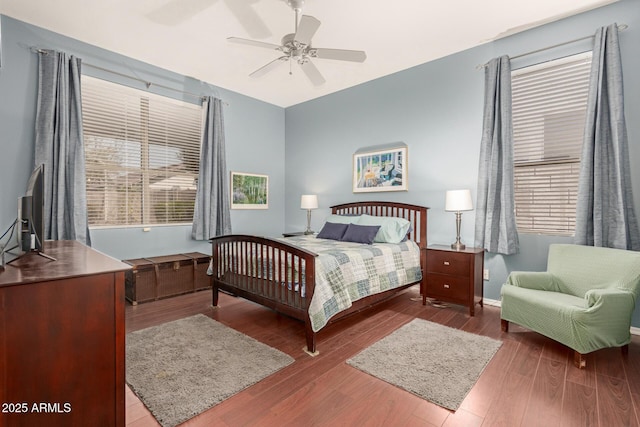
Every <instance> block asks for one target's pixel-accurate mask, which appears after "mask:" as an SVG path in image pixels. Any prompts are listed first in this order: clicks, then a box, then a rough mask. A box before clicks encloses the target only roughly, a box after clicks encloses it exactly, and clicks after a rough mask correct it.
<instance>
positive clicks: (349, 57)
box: [311, 48, 367, 62]
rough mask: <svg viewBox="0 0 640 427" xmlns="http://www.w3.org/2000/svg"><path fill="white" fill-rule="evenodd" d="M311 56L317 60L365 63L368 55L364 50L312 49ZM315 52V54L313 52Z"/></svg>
mask: <svg viewBox="0 0 640 427" xmlns="http://www.w3.org/2000/svg"><path fill="white" fill-rule="evenodd" d="M311 51H312V52H311V54H312V55H313V56H315V57H316V58H322V59H337V60H339V61H353V62H364V60H365V59H367V54H366V53H365V52H364V51H362V50H346V49H323V48H317V49H316V48H314V49H311ZM314 51H315V54H313V52H314Z"/></svg>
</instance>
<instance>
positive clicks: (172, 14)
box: [146, 0, 216, 26]
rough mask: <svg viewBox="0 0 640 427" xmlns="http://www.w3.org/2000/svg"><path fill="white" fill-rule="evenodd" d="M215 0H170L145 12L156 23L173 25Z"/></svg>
mask: <svg viewBox="0 0 640 427" xmlns="http://www.w3.org/2000/svg"><path fill="white" fill-rule="evenodd" d="M215 2H216V0H170V1H168V2H166V3H165V4H164V5H162V6H160V7H159V8H157V9H154V10H152V11H151V12H149V13H147V14H146V17H147V18H148V19H149V20H151V21H153V22H155V23H156V24H161V25H169V26H174V25H178V24H182V23H183V22H185V21H188V20H189V19H191V18H193V17H194V16H195V15H197V14H198V13H200V12H202V11H203V10H205V9H207V8H208V7H209V6H211V5H212V4H213V3H215Z"/></svg>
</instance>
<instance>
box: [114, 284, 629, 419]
mask: <svg viewBox="0 0 640 427" xmlns="http://www.w3.org/2000/svg"><path fill="white" fill-rule="evenodd" d="M210 295H211V294H210V292H208V291H202V292H198V293H195V294H188V295H184V296H180V297H174V298H170V299H166V300H161V301H157V302H151V303H145V304H140V305H138V306H135V307H134V306H130V305H127V308H126V320H127V322H126V325H127V331H134V330H138V329H142V328H146V327H149V326H153V325H156V324H160V323H164V322H168V321H171V320H175V319H179V318H183V317H187V316H190V315H193V314H196V313H204V314H206V315H208V316H210V317H212V318H214V319H216V320H218V321H220V322H222V323H224V324H226V325H228V326H230V327H232V328H234V329H236V330H238V331H240V332H243V333H245V334H247V335H249V336H252V337H254V338H256V339H258V340H260V341H262V342H264V343H265V344H268V345H270V346H272V347H275V348H278V349H280V350H281V351H284V352H285V353H287V354H289V355H291V356H292V357H294V358H295V360H296V361H295V362H294V363H293V364H291V365H290V366H288V367H286V368H284V369H283V370H281V371H279V372H277V373H276V374H274V375H272V376H270V377H268V378H266V379H264V380H263V381H261V382H259V383H258V384H255V385H254V386H252V387H250V388H248V389H246V390H244V391H242V392H241V393H239V394H237V395H235V396H233V397H231V398H229V399H227V400H226V401H224V402H222V403H221V404H219V405H217V406H215V407H213V408H211V409H210V410H208V411H206V412H204V413H202V414H200V415H199V416H197V417H195V418H193V419H191V420H189V421H187V422H186V423H185V424H184V425H187V426H213V425H215V426H253V425H259V426H272V425H273V426H310V425H316V426H336V425H342V426H356V425H357V426H362V425H379V426H392V425H393V426H398V425H402V426H508V427H513V426H545V427H548V426H603V427H605V426H606V427H612V426H637V425H638V420H639V416H640V337H637V336H634V337H633V341H632V343H631V344H630V346H629V354H628V356H627V357H623V356H622V354H621V352H620V350H619V349H607V350H601V351H598V352H595V353H592V354H590V355H588V357H587V368H586V369H585V370H578V369H576V368H575V367H574V366H573V365H572V363H571V360H572V359H571V356H572V354H571V353H570V352H569V350H568V349H567V348H566V347H563V346H561V345H559V344H557V343H555V342H553V341H551V340H549V339H547V338H545V337H543V336H541V335H539V334H536V333H533V332H530V331H527V330H525V329H523V328H520V327H518V326H516V325H513V324H512V325H510V332H509V333H507V334H505V333H502V332H501V331H500V311H499V309H498V308H496V307H489V306H485V307H484V308H479V307H478V308H477V309H476V316H475V317H469V315H468V310H466V309H465V308H463V307H459V306H451V307H449V308H445V309H438V308H435V307H432V306H426V307H425V306H422V305H421V304H420V303H419V302H417V301H414V300H412V298H415V297H418V291H417V289H416V288H411V289H409V290H408V291H407V292H406V293H404V294H402V295H400V296H398V297H396V298H394V299H393V300H391V301H389V302H387V303H385V304H383V305H381V306H379V307H376V308H374V309H372V310H369V311H367V312H365V313H360V314H356V315H354V316H352V317H350V318H347V319H345V320H343V321H342V322H339V323H337V324H335V325H331V326H329V327H328V328H326V329H325V330H323V331H322V332H321V333H320V334H319V336H318V349H319V351H320V355H319V356H317V357H315V358H312V357H310V356H308V355H307V354H305V353H304V352H303V351H302V348H303V347H304V332H303V327H302V324H301V323H300V322H298V321H296V320H293V319H290V318H288V317H285V316H282V315H278V314H276V313H274V312H272V311H270V310H267V309H265V308H263V307H260V306H258V305H255V304H253V303H250V302H247V301H245V300H242V299H240V298H233V297H229V296H226V295H222V296H221V300H220V305H221V306H220V308H218V309H213V308H211V306H210ZM415 317H420V318H422V319H427V320H430V321H433V322H438V323H441V324H443V325H447V326H450V327H454V328H458V329H462V330H465V331H468V332H473V333H477V334H480V335H486V336H489V337H492V338H497V339H500V340H502V341H503V345H502V347H501V348H500V350H499V351H498V353H497V354H496V355H495V357H494V358H493V359H492V360H491V362H490V363H489V365H488V366H487V367H486V369H485V371H484V372H483V373H482V375H481V376H480V379H479V380H478V382H477V383H476V385H475V386H474V387H473V389H472V390H471V392H470V393H469V395H468V396H467V397H466V399H465V400H464V402H463V403H462V405H461V407H460V409H458V411H456V412H455V413H454V412H451V411H448V410H446V409H443V408H441V407H439V406H437V405H434V404H432V403H429V402H427V401H425V400H423V399H420V398H418V397H416V396H414V395H412V394H410V393H408V392H406V391H403V390H401V389H398V388H396V387H394V386H391V385H389V384H387V383H385V382H383V381H381V380H378V379H376V378H374V377H371V376H369V375H367V374H365V373H362V372H360V371H359V370H357V369H355V368H352V367H350V366H348V365H347V364H346V363H345V360H347V359H348V358H349V357H351V356H353V355H355V354H357V353H358V352H360V351H361V350H362V349H364V348H365V347H367V346H369V345H371V344H373V343H374V342H376V341H377V340H379V339H381V338H382V337H384V336H386V335H388V334H389V333H390V332H392V331H394V330H396V329H397V328H399V327H400V326H402V325H404V324H405V323H407V322H409V321H410V320H411V319H413V318H415ZM424 363H429V361H428V360H424ZM126 418H127V425H128V426H132V427H133V426H136V427H141V426H157V425H158V424H157V423H156V421H155V420H154V418H153V416H152V415H151V414H150V413H149V412H148V411H147V409H146V408H145V407H144V405H143V404H142V403H141V402H140V400H139V399H138V398H137V397H136V396H135V395H134V394H133V393H132V392H131V391H130V390H128V389H127V412H126Z"/></svg>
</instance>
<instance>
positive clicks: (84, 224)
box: [35, 50, 91, 245]
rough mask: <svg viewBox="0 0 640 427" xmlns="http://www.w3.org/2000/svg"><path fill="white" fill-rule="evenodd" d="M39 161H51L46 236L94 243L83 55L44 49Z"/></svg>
mask: <svg viewBox="0 0 640 427" xmlns="http://www.w3.org/2000/svg"><path fill="white" fill-rule="evenodd" d="M38 56H39V67H38V72H39V82H38V103H37V112H36V124H35V127H36V142H35V160H36V165H40V164H43V163H44V165H45V167H44V170H45V201H44V202H45V215H44V217H45V218H44V220H45V225H44V228H45V238H46V239H51V240H78V241H80V242H82V243H84V244H87V245H90V244H91V237H90V235H89V227H88V221H87V198H86V181H85V157H84V143H83V139H82V98H81V95H80V63H81V60H80V58H76V57H74V56H68V55H67V54H66V53H62V52H56V51H52V50H46V51H40V53H39V54H38Z"/></svg>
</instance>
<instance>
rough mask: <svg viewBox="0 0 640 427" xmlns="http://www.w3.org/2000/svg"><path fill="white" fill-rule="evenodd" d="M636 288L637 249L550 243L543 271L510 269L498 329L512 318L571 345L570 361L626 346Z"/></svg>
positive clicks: (639, 277)
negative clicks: (571, 354) (572, 353)
mask: <svg viewBox="0 0 640 427" xmlns="http://www.w3.org/2000/svg"><path fill="white" fill-rule="evenodd" d="M639 288H640V252H633V251H625V250H621V249H610V248H599V247H593V246H581V245H568V244H554V245H551V246H550V247H549V258H548V262H547V271H546V272H523V271H514V272H512V273H511V274H510V275H509V277H508V278H507V283H505V284H504V285H503V286H502V308H501V313H500V317H501V319H502V330H503V331H504V332H508V330H509V322H514V323H517V324H519V325H522V326H524V327H525V328H528V329H531V330H533V331H535V332H538V333H540V334H542V335H545V336H547V337H549V338H551V339H553V340H555V341H558V342H560V343H562V344H564V345H566V346H567V347H570V348H571V349H573V350H574V363H575V364H576V366H578V367H579V368H583V367H585V364H586V362H585V359H584V354H586V353H590V352H592V351H595V350H599V349H601V348H605V347H622V351H623V352H625V353H626V352H627V351H628V344H629V342H630V341H631V333H630V327H631V315H632V313H633V309H634V307H635V303H636V298H637V297H638V292H639Z"/></svg>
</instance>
